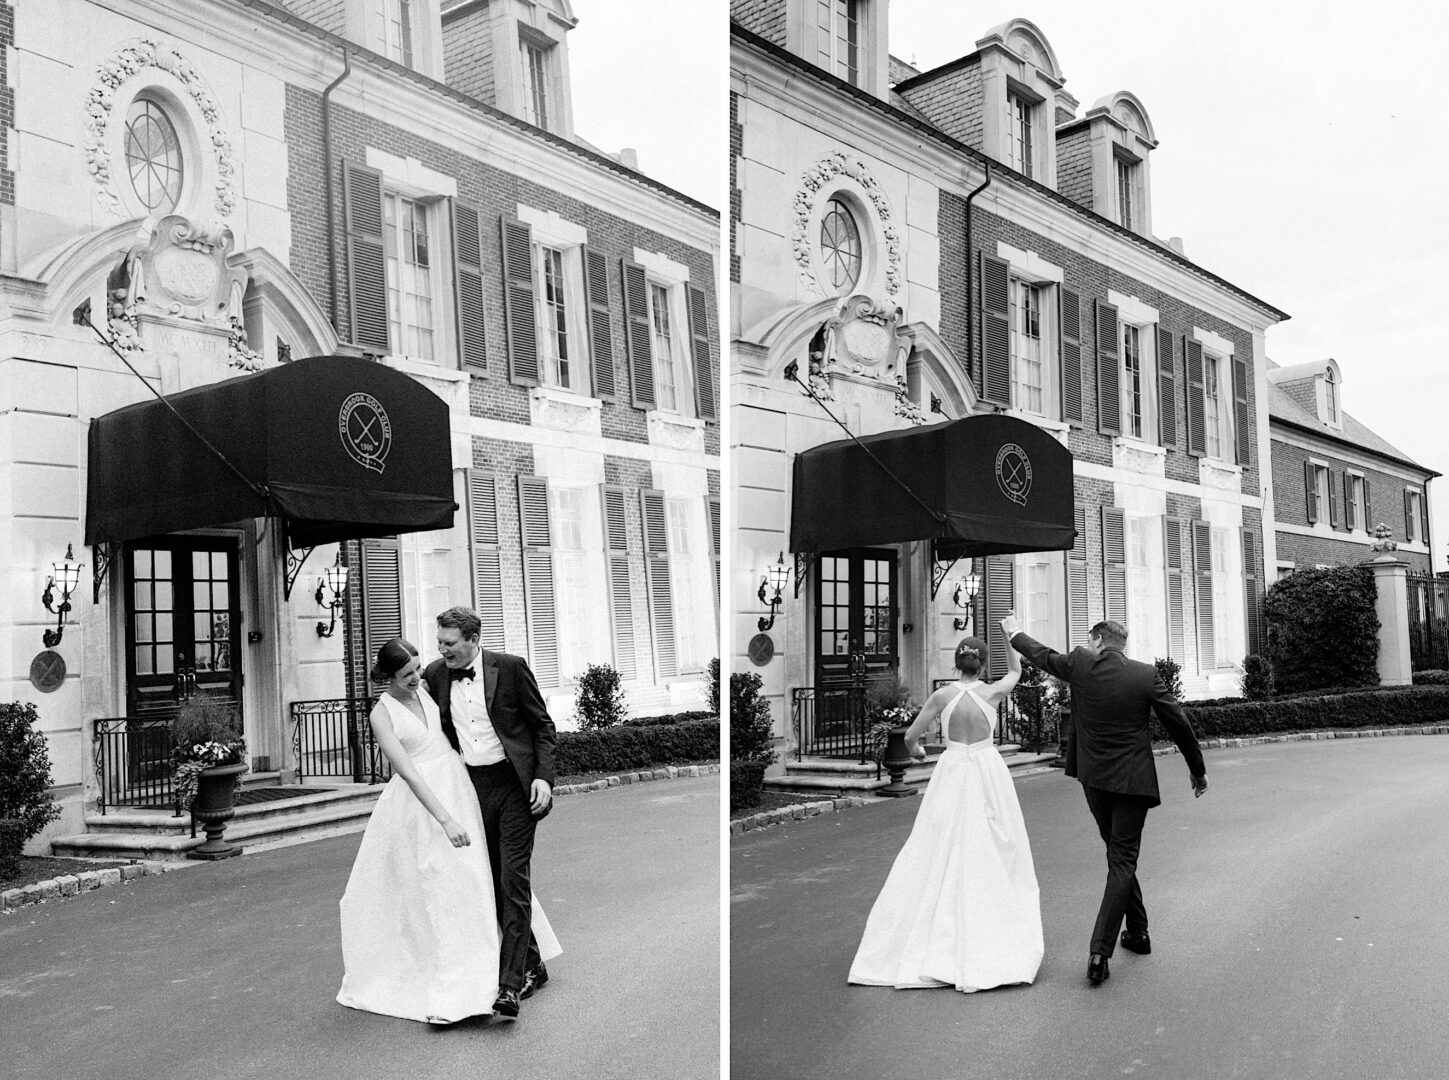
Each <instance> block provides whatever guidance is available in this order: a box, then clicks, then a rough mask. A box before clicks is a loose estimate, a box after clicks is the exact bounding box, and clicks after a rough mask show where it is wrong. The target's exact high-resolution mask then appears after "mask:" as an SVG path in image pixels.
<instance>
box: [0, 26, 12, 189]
mask: <svg viewBox="0 0 1449 1080" xmlns="http://www.w3.org/2000/svg"><path fill="white" fill-rule="evenodd" d="M14 44H15V4H14V2H13V0H10V2H7V3H5V4H0V203H3V204H4V205H6V206H14V205H15V170H14V169H12V168H11V167H10V138H9V135H8V134H6V133H8V132H10V131H12V130H14V128H15V88H14V87H13V86H11V85H10V53H11V51H12V46H14Z"/></svg>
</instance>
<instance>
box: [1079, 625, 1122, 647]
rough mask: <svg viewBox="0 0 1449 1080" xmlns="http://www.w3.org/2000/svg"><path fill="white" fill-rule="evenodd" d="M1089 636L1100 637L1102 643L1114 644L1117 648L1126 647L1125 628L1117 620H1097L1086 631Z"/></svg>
mask: <svg viewBox="0 0 1449 1080" xmlns="http://www.w3.org/2000/svg"><path fill="white" fill-rule="evenodd" d="M1088 636H1089V637H1094V638H1101V639H1102V644H1103V645H1108V646H1114V647H1116V648H1118V649H1125V648H1126V647H1127V628H1126V627H1125V626H1123V625H1122V624H1121V623H1119V622H1113V621H1112V620H1110V619H1109V620H1107V621H1106V622H1099V623H1098V624H1097V625H1096V626H1094V627H1092V629H1091V630H1090V631H1088Z"/></svg>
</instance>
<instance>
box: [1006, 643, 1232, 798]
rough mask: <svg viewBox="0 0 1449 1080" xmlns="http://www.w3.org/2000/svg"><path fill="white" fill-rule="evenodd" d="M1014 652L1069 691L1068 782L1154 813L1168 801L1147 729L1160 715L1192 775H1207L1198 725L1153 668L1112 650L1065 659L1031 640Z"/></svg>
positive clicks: (1076, 651)
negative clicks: (1129, 798) (1134, 801)
mask: <svg viewBox="0 0 1449 1080" xmlns="http://www.w3.org/2000/svg"><path fill="white" fill-rule="evenodd" d="M1011 644H1012V646H1013V647H1014V648H1015V649H1016V651H1017V652H1019V653H1021V654H1022V655H1023V656H1025V657H1026V658H1027V659H1028V660H1030V661H1031V662H1032V663H1033V664H1035V665H1036V666H1037V667H1039V668H1041V669H1042V670H1043V671H1046V672H1048V673H1050V674H1052V675H1055V676H1056V677H1057V678H1059V679H1061V680H1062V681H1063V682H1066V683H1068V684H1070V685H1071V688H1072V728H1073V731H1072V737H1071V739H1070V740H1069V741H1068V743H1067V751H1066V759H1067V770H1066V771H1067V775H1068V776H1075V777H1076V778H1077V779H1078V780H1080V781H1081V782H1082V783H1083V784H1084V785H1086V786H1088V787H1094V788H1099V789H1101V790H1103V791H1111V792H1116V793H1118V794H1122V795H1141V796H1145V797H1146V798H1148V799H1149V800H1151V803H1150V805H1152V806H1156V805H1158V804H1159V803H1160V802H1161V801H1162V798H1161V796H1160V795H1159V794H1158V790H1157V766H1156V764H1155V763H1154V762H1153V758H1152V737H1151V735H1150V734H1149V729H1148V723H1149V721H1150V720H1151V717H1152V714H1153V713H1154V712H1155V713H1156V714H1157V719H1159V720H1160V721H1162V726H1163V727H1164V728H1166V729H1167V733H1168V735H1170V736H1171V737H1172V741H1173V742H1175V743H1177V748H1178V749H1179V750H1181V751H1182V756H1183V759H1184V760H1185V761H1186V762H1187V767H1188V770H1189V771H1190V772H1191V773H1192V775H1193V776H1202V775H1204V774H1205V771H1206V770H1205V768H1204V766H1203V761H1202V750H1201V749H1200V748H1199V747H1198V745H1197V736H1195V735H1194V734H1193V730H1192V723H1191V722H1190V721H1189V720H1188V718H1187V714H1186V713H1185V712H1183V711H1182V706H1181V705H1180V704H1178V701H1177V699H1176V698H1175V697H1173V696H1172V695H1171V694H1170V693H1168V690H1167V686H1166V685H1165V684H1164V683H1163V681H1162V678H1161V677H1160V676H1159V675H1158V674H1157V668H1155V667H1154V666H1153V665H1151V664H1144V663H1142V662H1141V661H1138V660H1129V659H1128V658H1127V657H1126V656H1124V655H1123V653H1122V650H1121V649H1117V648H1112V647H1110V646H1109V647H1108V648H1106V649H1103V650H1102V652H1101V654H1100V655H1093V653H1092V650H1091V649H1087V648H1076V649H1073V650H1072V651H1071V652H1069V653H1059V652H1056V651H1055V650H1053V649H1049V648H1047V646H1045V645H1043V644H1041V643H1040V642H1039V641H1036V640H1034V639H1033V638H1031V637H1029V636H1028V635H1026V634H1014V635H1013V636H1012V638H1011Z"/></svg>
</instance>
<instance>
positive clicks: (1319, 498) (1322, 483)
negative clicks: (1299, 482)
mask: <svg viewBox="0 0 1449 1080" xmlns="http://www.w3.org/2000/svg"><path fill="white" fill-rule="evenodd" d="M1312 467H1313V491H1312V492H1311V493H1310V494H1309V499H1310V500H1311V501H1312V503H1313V505H1312V506H1310V507H1309V508H1308V520H1309V521H1310V522H1321V523H1322V524H1324V525H1327V524H1329V520H1328V483H1329V476H1328V466H1327V465H1320V464H1318V463H1317V462H1314V463H1313V466H1312Z"/></svg>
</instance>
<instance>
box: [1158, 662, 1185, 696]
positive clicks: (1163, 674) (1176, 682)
mask: <svg viewBox="0 0 1449 1080" xmlns="http://www.w3.org/2000/svg"><path fill="white" fill-rule="evenodd" d="M1152 663H1153V664H1154V665H1155V666H1156V667H1157V677H1158V678H1160V679H1161V680H1162V682H1163V685H1165V686H1166V687H1167V692H1168V693H1169V694H1171V695H1172V696H1173V697H1175V698H1177V700H1178V701H1181V700H1182V665H1181V664H1179V663H1178V662H1177V661H1176V660H1173V659H1172V658H1170V657H1166V656H1159V657H1158V658H1157V659H1156V660H1154V661H1152Z"/></svg>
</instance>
